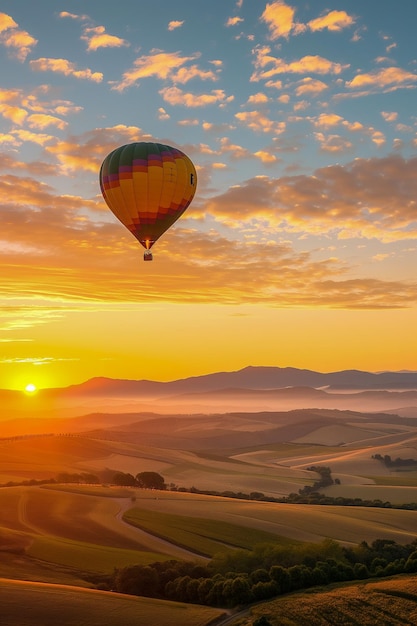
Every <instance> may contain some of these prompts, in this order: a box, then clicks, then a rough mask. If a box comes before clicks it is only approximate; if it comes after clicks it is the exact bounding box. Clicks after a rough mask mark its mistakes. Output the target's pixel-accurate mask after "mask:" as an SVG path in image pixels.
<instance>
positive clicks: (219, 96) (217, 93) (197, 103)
mask: <svg viewBox="0 0 417 626" xmlns="http://www.w3.org/2000/svg"><path fill="white" fill-rule="evenodd" d="M159 93H160V94H161V96H162V97H163V99H164V100H165V102H168V103H169V104H171V105H172V106H180V105H181V106H185V107H187V108H195V107H204V106H208V105H212V104H220V105H222V104H225V103H227V102H231V101H232V100H233V99H234V96H227V95H226V94H225V92H224V91H223V89H213V90H212V91H211V92H209V93H204V94H199V95H196V94H193V93H187V92H184V91H183V90H181V89H179V88H178V87H166V88H164V89H161V90H160V92H159Z"/></svg>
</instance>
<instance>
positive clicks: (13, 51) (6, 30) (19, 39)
mask: <svg viewBox="0 0 417 626" xmlns="http://www.w3.org/2000/svg"><path fill="white" fill-rule="evenodd" d="M37 43H38V40H37V39H35V38H34V37H32V35H30V34H29V33H28V32H27V31H25V30H21V29H20V28H19V25H18V24H17V23H16V22H15V21H14V19H13V18H12V17H11V16H10V15H7V13H0V44H2V45H3V46H5V48H6V49H7V51H8V53H9V54H10V56H11V57H12V58H15V59H17V60H18V61H21V62H23V61H25V60H26V58H27V56H28V55H29V54H30V53H31V52H32V49H33V48H34V47H35V46H36V44H37Z"/></svg>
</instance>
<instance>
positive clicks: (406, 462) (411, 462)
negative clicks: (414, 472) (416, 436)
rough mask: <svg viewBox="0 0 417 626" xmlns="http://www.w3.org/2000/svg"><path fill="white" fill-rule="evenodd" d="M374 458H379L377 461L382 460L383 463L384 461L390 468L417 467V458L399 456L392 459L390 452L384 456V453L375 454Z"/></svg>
mask: <svg viewBox="0 0 417 626" xmlns="http://www.w3.org/2000/svg"><path fill="white" fill-rule="evenodd" d="M372 458H373V459H375V460H377V461H381V463H383V464H384V465H385V466H386V467H388V468H394V469H396V468H401V467H407V468H410V467H411V468H413V469H414V468H415V467H417V461H416V459H402V458H401V457H397V458H396V459H392V458H391V457H390V455H389V454H384V456H382V454H378V453H377V454H373V455H372Z"/></svg>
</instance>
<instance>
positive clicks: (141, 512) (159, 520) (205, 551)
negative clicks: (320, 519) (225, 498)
mask: <svg viewBox="0 0 417 626" xmlns="http://www.w3.org/2000/svg"><path fill="white" fill-rule="evenodd" d="M123 519H125V520H126V521H127V522H128V523H129V524H133V525H134V526H138V527H139V528H142V529H144V530H146V531H147V532H150V533H153V534H156V535H158V536H160V537H163V538H164V539H167V540H168V541H170V542H172V543H174V544H176V545H180V546H183V547H186V548H188V549H190V550H193V551H194V552H196V553H198V554H202V555H205V556H214V555H215V554H216V553H218V552H222V551H223V550H230V549H233V548H241V549H248V550H249V549H251V548H253V547H254V546H255V545H256V544H258V543H281V542H283V543H286V544H288V543H290V542H289V540H288V539H287V540H285V539H283V538H282V537H279V536H277V535H274V534H272V533H268V532H266V531H263V530H260V529H257V528H248V527H247V526H240V525H238V524H231V523H229V522H224V521H221V520H217V519H206V518H201V517H187V516H184V515H173V514H169V513H162V512H160V511H149V510H146V509H138V508H133V509H130V510H129V511H127V513H125V515H124V516H123Z"/></svg>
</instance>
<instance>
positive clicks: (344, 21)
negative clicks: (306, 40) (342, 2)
mask: <svg viewBox="0 0 417 626" xmlns="http://www.w3.org/2000/svg"><path fill="white" fill-rule="evenodd" d="M354 23H355V19H354V18H353V17H352V16H351V15H348V13H346V11H330V12H329V13H326V15H323V16H321V17H317V18H316V19H314V20H310V22H308V27H309V28H310V30H312V31H313V32H314V31H317V30H324V29H325V28H327V29H328V30H331V31H334V32H337V31H341V30H343V29H344V28H348V27H349V26H353V24H354Z"/></svg>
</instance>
